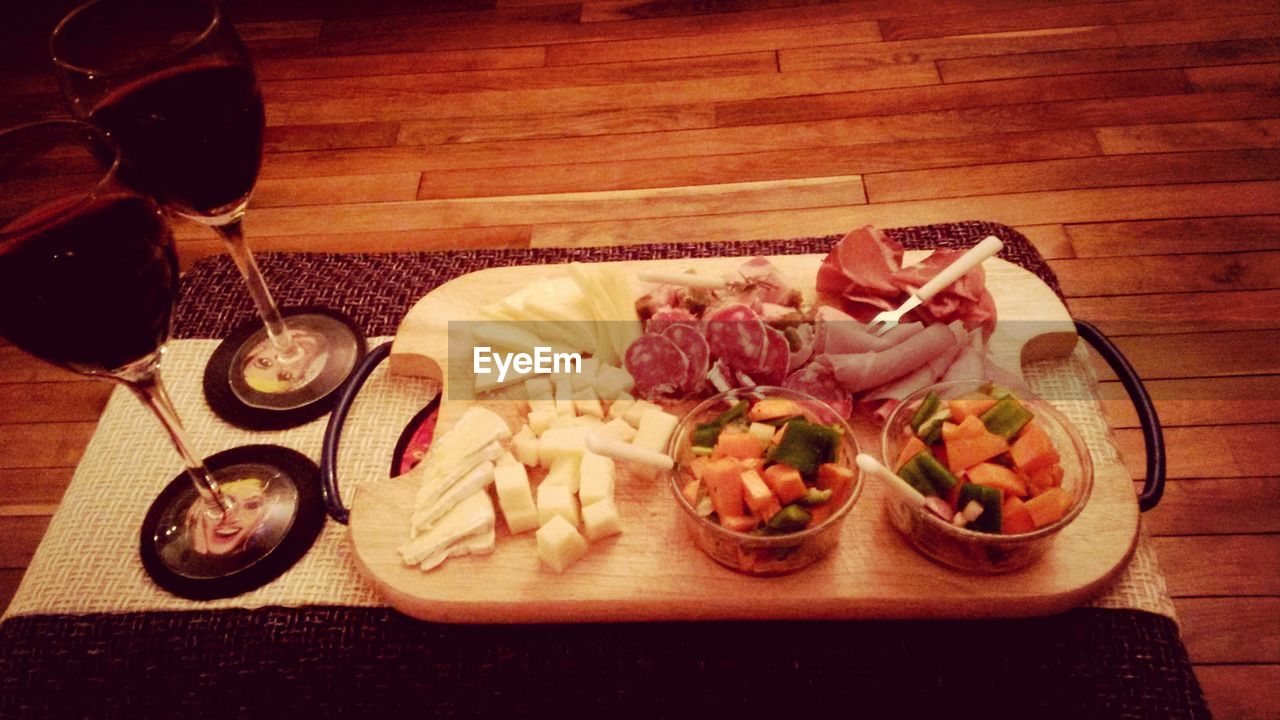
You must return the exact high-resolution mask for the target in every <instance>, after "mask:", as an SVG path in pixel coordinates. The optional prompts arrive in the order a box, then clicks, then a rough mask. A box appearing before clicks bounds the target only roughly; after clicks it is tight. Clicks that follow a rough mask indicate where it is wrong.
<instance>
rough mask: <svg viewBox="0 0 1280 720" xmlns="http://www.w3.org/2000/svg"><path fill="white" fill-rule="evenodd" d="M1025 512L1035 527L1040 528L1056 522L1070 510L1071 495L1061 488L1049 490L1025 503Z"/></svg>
mask: <svg viewBox="0 0 1280 720" xmlns="http://www.w3.org/2000/svg"><path fill="white" fill-rule="evenodd" d="M1026 506H1027V512H1029V513H1031V519H1032V520H1034V521H1035V523H1036V527H1038V528H1042V527H1044V526H1045V525H1050V524H1052V523H1055V522H1057V521H1058V520H1059V519H1060V518H1061V517H1062V516H1063V515H1066V514H1067V511H1068V510H1070V509H1071V495H1070V494H1068V493H1067V491H1066V490H1063V489H1062V488H1050V489H1049V490H1046V491H1045V492H1044V493H1042V494H1040V495H1037V496H1035V497H1033V498H1031V499H1030V500H1028V501H1027V502H1026Z"/></svg>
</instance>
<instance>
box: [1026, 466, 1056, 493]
mask: <svg viewBox="0 0 1280 720" xmlns="http://www.w3.org/2000/svg"><path fill="white" fill-rule="evenodd" d="M1062 478H1063V472H1062V465H1060V464H1058V463H1056V462H1055V463H1054V464H1052V465H1047V466H1045V467H1042V468H1038V469H1036V471H1035V472H1032V473H1029V474H1028V475H1027V489H1028V490H1030V491H1031V494H1032V495H1040V494H1043V493H1044V492H1045V491H1047V490H1051V489H1053V488H1056V487H1058V486H1060V485H1062Z"/></svg>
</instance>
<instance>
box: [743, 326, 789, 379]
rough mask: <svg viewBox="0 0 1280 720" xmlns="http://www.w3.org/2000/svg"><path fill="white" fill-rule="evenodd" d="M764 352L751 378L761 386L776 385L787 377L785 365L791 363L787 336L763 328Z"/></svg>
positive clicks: (777, 331)
mask: <svg viewBox="0 0 1280 720" xmlns="http://www.w3.org/2000/svg"><path fill="white" fill-rule="evenodd" d="M764 333H765V351H764V358H763V359H762V360H761V362H760V365H759V367H758V368H757V370H756V371H755V372H754V373H752V377H754V378H755V379H756V380H758V381H759V382H760V384H761V385H777V384H778V383H780V382H782V381H783V380H785V379H786V377H787V365H788V364H789V363H790V362H791V347H790V346H789V345H788V344H787V335H786V333H784V332H782V331H781V330H779V329H777V328H775V327H771V326H769V325H765V326H764Z"/></svg>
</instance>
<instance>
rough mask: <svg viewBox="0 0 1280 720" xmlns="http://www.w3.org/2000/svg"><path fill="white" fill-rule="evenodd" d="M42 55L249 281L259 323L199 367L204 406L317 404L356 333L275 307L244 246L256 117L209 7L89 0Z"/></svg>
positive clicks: (149, 181) (262, 420) (324, 313)
mask: <svg viewBox="0 0 1280 720" xmlns="http://www.w3.org/2000/svg"><path fill="white" fill-rule="evenodd" d="M50 51H51V53H52V56H53V61H54V67H55V70H56V72H57V75H58V77H59V80H60V83H61V85H62V89H63V92H64V94H65V95H66V96H67V98H68V100H69V101H70V103H71V107H72V111H73V112H74V113H75V114H76V115H77V116H78V117H80V118H82V119H85V120H87V121H89V122H91V123H93V124H95V125H97V126H99V127H101V128H103V129H104V130H106V131H107V133H108V134H109V135H110V136H111V137H112V138H113V139H114V140H115V141H116V142H117V143H118V144H119V146H120V147H121V149H122V151H123V154H124V159H125V163H124V167H123V168H122V177H123V178H124V179H125V180H126V181H127V182H130V183H131V184H133V185H134V186H136V187H138V188H140V189H142V190H144V191H146V192H148V193H150V194H152V195H153V196H155V197H156V198H157V199H158V200H159V201H160V202H161V203H162V204H163V205H164V206H165V208H166V209H167V210H169V211H170V212H172V213H174V214H177V215H180V216H182V217H186V218H189V219H191V220H194V221H196V222H198V223H201V224H204V225H207V226H209V227H211V228H213V229H214V230H215V231H216V232H217V233H218V235H219V236H221V238H222V239H223V240H224V241H225V244H226V247H227V250H228V252H229V254H230V255H231V258H232V259H233V260H234V262H235V264H236V266H237V267H238V268H239V270H240V272H241V274H242V275H243V277H244V280H245V283H246V284H247V286H248V289H249V294H250V296H251V297H252V298H253V302H254V305H255V307H256V308H257V311H258V315H259V316H260V318H261V321H262V322H261V325H256V324H252V325H248V326H245V327H243V328H241V329H239V330H237V331H235V332H233V333H232V334H231V335H230V336H229V337H228V338H227V340H226V342H224V343H223V345H222V346H221V347H219V348H218V350H217V351H215V352H214V354H213V356H212V357H211V359H210V365H209V368H208V370H207V371H206V375H205V394H206V397H207V399H208V400H209V403H210V406H211V407H213V409H214V410H215V411H217V412H218V414H219V415H221V416H223V417H224V419H227V420H229V421H231V422H233V423H235V424H237V425H242V426H245V427H250V428H254V429H270V428H280V427H289V426H292V425H296V424H300V423H302V422H306V421H309V420H311V419H314V418H315V417H318V416H319V415H321V414H323V413H324V412H326V411H327V410H328V409H329V407H331V406H332V403H333V401H334V400H336V396H337V391H338V389H339V388H340V387H341V385H342V384H343V383H344V382H345V380H346V378H347V377H348V376H349V375H350V373H351V371H352V370H353V369H354V368H355V366H356V364H357V363H358V362H359V360H360V358H361V357H362V356H363V354H364V351H365V343H364V338H363V336H362V335H361V333H360V332H359V330H358V329H357V328H356V327H355V326H354V324H353V323H352V322H351V321H350V320H349V319H347V318H346V317H345V316H344V315H342V314H341V313H338V312H334V311H331V310H326V309H322V308H299V309H296V310H293V311H289V312H287V313H282V312H281V310H280V308H279V307H278V306H277V305H276V303H275V301H274V299H273V298H272V296H271V291H270V289H269V288H268V286H267V283H266V281H265V280H264V279H263V277H262V273H261V272H260V271H259V269H258V266H257V263H256V262H255V260H254V257H253V254H252V253H251V252H250V250H249V247H248V245H247V244H246V242H245V238H244V233H243V229H242V227H241V221H242V218H243V217H244V214H245V210H246V209H247V207H248V204H249V199H250V196H251V195H252V192H253V188H254V185H255V183H256V182H257V178H258V171H259V168H260V166H261V163H262V146H263V134H264V126H265V118H264V113H263V103H262V95H261V92H260V91H259V89H258V84H257V81H256V78H255V76H254V71H253V66H252V63H251V62H250V59H249V56H248V54H247V52H246V51H245V48H244V45H243V43H242V42H241V41H240V38H239V36H238V34H237V33H236V31H235V29H234V28H233V27H232V26H231V24H230V23H229V22H227V20H226V19H225V17H224V16H223V15H222V12H221V10H220V9H219V8H218V6H217V5H216V4H215V3H214V2H212V0H92V1H91V2H88V3H86V4H84V5H81V6H80V7H78V8H76V9H75V10H73V11H72V12H71V13H70V14H69V15H67V17H65V18H64V19H63V20H62V22H61V23H59V25H58V27H57V28H56V29H55V30H54V33H53V37H52V39H51V41H50ZM286 315H287V316H288V321H287V322H286V319H285V316H286Z"/></svg>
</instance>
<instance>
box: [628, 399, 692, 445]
mask: <svg viewBox="0 0 1280 720" xmlns="http://www.w3.org/2000/svg"><path fill="white" fill-rule="evenodd" d="M637 404H638V403H637ZM679 422H680V419H679V418H677V417H676V416H675V415H672V414H671V413H668V412H664V411H663V410H662V408H659V407H658V406H656V405H655V406H653V407H651V408H648V409H647V410H645V411H644V415H642V416H641V417H640V425H639V426H638V427H637V428H636V437H635V439H634V440H632V441H631V442H632V444H634V445H638V446H640V447H642V448H647V449H649V450H654V451H656V452H666V451H667V442H668V441H669V440H670V439H671V433H672V431H674V430H675V429H676V425H677V424H678V423H679Z"/></svg>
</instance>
